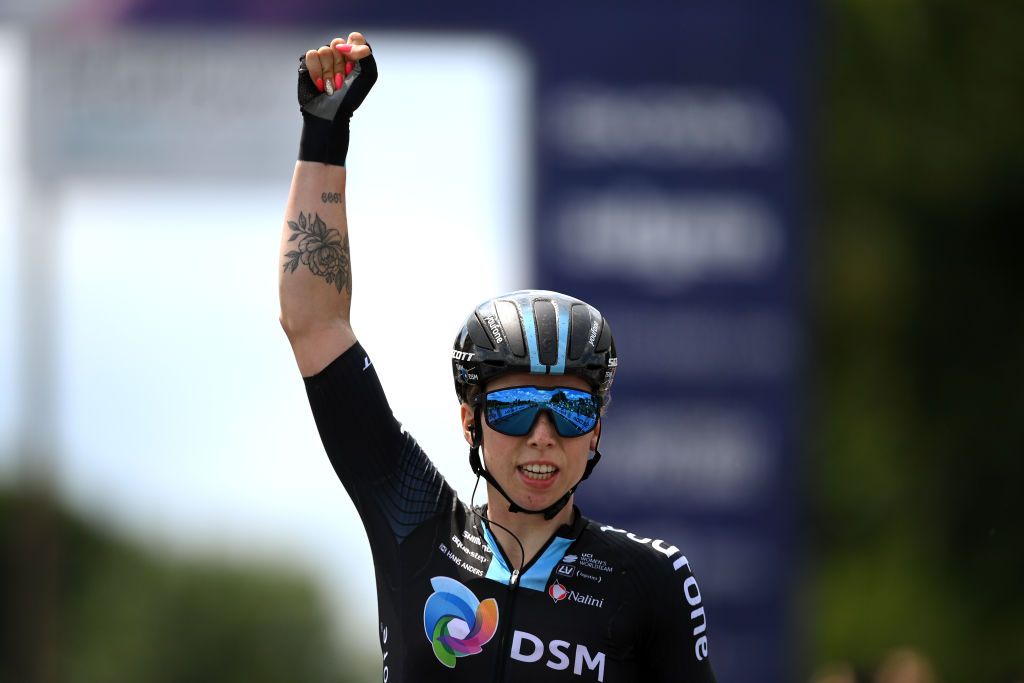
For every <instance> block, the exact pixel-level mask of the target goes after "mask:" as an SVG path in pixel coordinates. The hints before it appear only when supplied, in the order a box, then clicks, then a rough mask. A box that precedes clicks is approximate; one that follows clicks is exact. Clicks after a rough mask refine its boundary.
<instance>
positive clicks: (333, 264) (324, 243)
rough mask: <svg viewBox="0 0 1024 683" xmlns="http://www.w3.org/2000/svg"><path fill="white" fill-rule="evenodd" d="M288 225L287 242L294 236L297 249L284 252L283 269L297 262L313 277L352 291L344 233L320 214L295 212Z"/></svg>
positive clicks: (295, 264)
mask: <svg viewBox="0 0 1024 683" xmlns="http://www.w3.org/2000/svg"><path fill="white" fill-rule="evenodd" d="M288 227H289V228H291V229H292V236H291V237H289V238H288V241H289V242H294V241H295V240H298V244H296V245H295V246H296V247H297V249H295V250H293V251H289V252H288V253H287V254H285V262H284V271H285V272H286V273H294V272H295V269H296V268H298V267H299V264H300V263H301V264H302V265H304V266H309V270H310V271H311V272H312V273H313V275H316V276H317V277H322V278H324V279H325V280H327V283H328V284H332V285H334V286H335V287H336V288H337V289H338V293H339V294H340V293H341V290H343V289H346V288H347V289H348V291H349V293H351V292H352V270H351V268H350V266H349V251H348V235H344V236H342V234H341V233H340V232H338V231H337V230H335V229H334V228H330V229H328V228H327V224H326V223H324V222H323V219H321V218H320V214H315V213H311V214H309V217H308V219H307V217H306V214H304V213H302V212H301V211H300V212H299V220H298V221H288Z"/></svg>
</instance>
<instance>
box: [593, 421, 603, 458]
mask: <svg viewBox="0 0 1024 683" xmlns="http://www.w3.org/2000/svg"><path fill="white" fill-rule="evenodd" d="M600 440H601V421H600V420H598V421H597V426H596V427H594V431H593V432H591V434H590V450H591V452H593V451H596V450H597V442H598V441H600Z"/></svg>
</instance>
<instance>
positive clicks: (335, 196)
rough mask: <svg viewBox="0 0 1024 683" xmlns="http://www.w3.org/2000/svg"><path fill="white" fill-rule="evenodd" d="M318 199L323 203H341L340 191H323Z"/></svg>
mask: <svg viewBox="0 0 1024 683" xmlns="http://www.w3.org/2000/svg"><path fill="white" fill-rule="evenodd" d="M320 201H322V202H323V203H324V204H341V203H342V201H343V200H342V198H341V193H340V192H324V193H323V194H321V195H320Z"/></svg>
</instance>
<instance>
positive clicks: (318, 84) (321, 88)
mask: <svg viewBox="0 0 1024 683" xmlns="http://www.w3.org/2000/svg"><path fill="white" fill-rule="evenodd" d="M316 89H317V90H319V91H320V92H323V91H324V79H322V78H318V79H316Z"/></svg>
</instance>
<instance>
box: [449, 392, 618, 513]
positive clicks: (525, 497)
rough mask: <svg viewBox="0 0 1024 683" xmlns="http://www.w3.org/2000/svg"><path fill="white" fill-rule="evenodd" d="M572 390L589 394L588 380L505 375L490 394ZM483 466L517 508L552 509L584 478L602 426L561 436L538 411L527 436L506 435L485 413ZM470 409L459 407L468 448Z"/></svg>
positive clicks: (471, 440)
mask: <svg viewBox="0 0 1024 683" xmlns="http://www.w3.org/2000/svg"><path fill="white" fill-rule="evenodd" d="M520 386H537V387H557V386H562V387H570V388H572V389H581V390H583V391H591V388H590V386H589V385H588V384H587V382H586V381H585V380H583V379H581V378H579V377H576V376H574V375H531V374H528V373H517V374H512V375H504V376H502V377H499V378H498V379H496V380H494V381H492V382H490V383H489V384H488V385H487V389H488V390H495V389H504V388H507V387H520ZM480 422H481V423H482V424H481V425H480V428H482V429H483V449H482V453H483V458H484V466H485V467H487V469H488V470H489V471H490V472H491V475H492V476H493V477H494V478H495V479H497V480H498V483H499V484H501V486H502V488H504V489H505V492H506V493H508V495H509V496H511V498H512V499H513V500H514V501H516V502H517V503H518V504H519V505H520V506H522V507H524V508H528V509H531V510H540V509H543V508H546V507H547V506H549V505H551V504H552V503H554V502H555V501H557V500H558V499H559V498H561V497H562V496H563V495H565V492H566V491H568V490H569V488H571V487H572V486H573V485H574V484H575V483H576V482H578V481H579V480H580V477H582V476H583V471H584V469H586V466H587V457H588V456H589V455H590V453H591V452H593V450H594V449H595V448H596V447H597V437H598V435H599V434H600V431H601V423H600V422H598V425H597V428H596V429H595V430H594V431H592V432H590V433H589V434H584V435H583V436H577V437H564V436H559V434H558V432H557V431H555V425H554V424H553V423H552V422H551V418H550V416H548V414H547V413H546V412H542V413H541V414H540V415H539V416H538V417H537V421H536V422H535V423H534V425H533V428H532V429H531V430H530V433H529V434H527V435H526V436H508V435H505V434H502V433H500V432H496V431H494V430H493V429H491V428H490V426H489V425H488V424H487V421H486V420H485V419H484V417H483V415H481V416H480ZM472 424H473V411H472V409H471V408H470V407H469V406H468V405H466V404H463V406H462V427H463V434H464V436H465V437H466V441H467V442H469V444H470V445H472V443H473V437H472V434H471V433H470V426H471V425H472Z"/></svg>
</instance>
